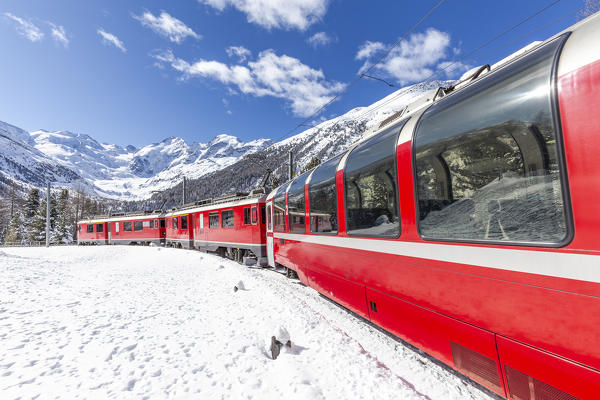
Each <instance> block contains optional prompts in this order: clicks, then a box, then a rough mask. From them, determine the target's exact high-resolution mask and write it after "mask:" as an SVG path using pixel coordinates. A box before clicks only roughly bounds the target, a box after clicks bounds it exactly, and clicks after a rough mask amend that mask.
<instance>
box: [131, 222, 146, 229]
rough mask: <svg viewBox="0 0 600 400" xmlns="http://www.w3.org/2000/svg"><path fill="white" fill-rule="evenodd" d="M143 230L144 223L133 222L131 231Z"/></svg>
mask: <svg viewBox="0 0 600 400" xmlns="http://www.w3.org/2000/svg"><path fill="white" fill-rule="evenodd" d="M143 229H144V221H133V230H134V231H141V230H143Z"/></svg>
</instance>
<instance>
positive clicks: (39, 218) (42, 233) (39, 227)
mask: <svg viewBox="0 0 600 400" xmlns="http://www.w3.org/2000/svg"><path fill="white" fill-rule="evenodd" d="M46 201H47V199H43V200H42V201H41V202H40V205H39V207H38V209H37V212H36V214H35V215H34V216H33V218H32V220H31V224H30V225H29V226H30V227H29V241H30V242H43V241H45V240H46V211H47V210H46ZM56 217H57V210H56V195H55V194H51V195H50V242H51V243H56V234H55V232H54V227H55V221H56Z"/></svg>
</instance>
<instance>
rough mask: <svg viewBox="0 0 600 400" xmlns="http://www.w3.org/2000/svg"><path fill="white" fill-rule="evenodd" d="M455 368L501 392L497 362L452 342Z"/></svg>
mask: <svg viewBox="0 0 600 400" xmlns="http://www.w3.org/2000/svg"><path fill="white" fill-rule="evenodd" d="M450 346H451V348H452V358H453V359H454V366H455V367H456V368H457V369H458V370H461V371H463V372H465V373H467V374H468V375H469V376H471V377H472V378H474V379H477V380H479V381H480V382H482V383H484V384H486V385H488V386H489V387H491V388H493V389H495V390H497V391H499V392H501V391H502V387H501V384H500V377H499V376H498V366H497V365H496V361H495V360H493V359H491V358H489V357H486V356H484V355H482V354H480V353H478V352H476V351H473V350H471V349H469V348H467V347H465V346H462V345H460V344H458V343H454V342H450Z"/></svg>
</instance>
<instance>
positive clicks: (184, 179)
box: [181, 176, 187, 205]
mask: <svg viewBox="0 0 600 400" xmlns="http://www.w3.org/2000/svg"><path fill="white" fill-rule="evenodd" d="M185 184H186V178H185V176H184V177H183V193H182V195H183V196H182V197H183V198H182V200H183V201H182V203H181V205H184V204H186V203H187V196H186V193H185Z"/></svg>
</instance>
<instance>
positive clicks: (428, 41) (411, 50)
mask: <svg viewBox="0 0 600 400" xmlns="http://www.w3.org/2000/svg"><path fill="white" fill-rule="evenodd" d="M449 46H450V35H449V34H448V33H446V32H441V31H439V30H437V29H434V28H429V29H427V30H426V31H425V32H424V33H415V34H412V35H411V36H410V37H409V38H408V40H403V41H402V42H401V43H400V44H399V45H398V46H397V47H395V48H394V49H393V50H392V51H391V52H390V54H389V55H388V56H387V57H386V58H385V59H384V60H383V61H382V62H381V63H380V64H377V66H375V68H374V70H376V71H379V72H380V73H384V74H385V75H387V76H391V77H393V78H395V79H396V80H397V81H398V82H399V83H400V84H403V85H404V84H407V83H410V82H417V81H421V80H424V79H427V78H428V77H429V76H431V75H432V74H433V73H434V72H436V71H437V70H438V69H440V68H444V67H447V66H448V65H450V62H449V61H448V60H447V59H446V53H447V52H448V50H450V52H452V53H455V52H456V50H455V49H451V48H450V47H449ZM389 47H391V45H384V44H383V43H381V42H369V41H367V42H365V43H364V44H363V45H362V46H360V47H359V49H358V52H357V54H356V59H358V60H360V59H364V60H365V63H364V64H363V66H362V67H361V71H364V70H365V68H366V67H367V66H368V65H371V63H373V62H374V61H376V59H377V58H376V57H375V55H376V54H377V53H381V52H382V51H383V50H384V49H386V48H389ZM465 69H468V66H466V65H464V64H461V63H457V64H455V65H454V66H453V67H452V68H450V69H448V70H446V71H445V72H446V75H447V76H451V75H452V74H454V73H456V72H461V71H463V70H465Z"/></svg>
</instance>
